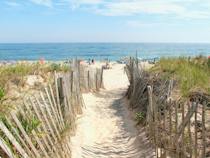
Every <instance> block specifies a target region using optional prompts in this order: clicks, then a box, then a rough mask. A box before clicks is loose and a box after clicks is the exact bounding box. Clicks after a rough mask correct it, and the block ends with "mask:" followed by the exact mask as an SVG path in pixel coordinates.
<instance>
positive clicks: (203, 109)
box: [202, 101, 207, 157]
mask: <svg viewBox="0 0 210 158" xmlns="http://www.w3.org/2000/svg"><path fill="white" fill-rule="evenodd" d="M206 104H207V103H206V101H204V102H203V106H202V141H203V142H202V143H203V148H202V149H203V151H202V157H206V127H205V123H206V122H205V116H206Z"/></svg>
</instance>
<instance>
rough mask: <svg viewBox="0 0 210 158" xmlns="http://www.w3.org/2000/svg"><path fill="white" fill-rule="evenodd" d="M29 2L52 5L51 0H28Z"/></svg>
mask: <svg viewBox="0 0 210 158" xmlns="http://www.w3.org/2000/svg"><path fill="white" fill-rule="evenodd" d="M30 1H31V2H33V3H35V4H38V5H43V6H46V7H52V1H51V0H30Z"/></svg>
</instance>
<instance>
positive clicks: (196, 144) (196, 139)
mask: <svg viewBox="0 0 210 158" xmlns="http://www.w3.org/2000/svg"><path fill="white" fill-rule="evenodd" d="M195 104H196V109H195V128H194V130H195V146H194V152H195V153H194V155H195V158H197V157H198V151H197V147H198V134H197V133H198V131H197V107H198V106H197V102H196V103H195Z"/></svg>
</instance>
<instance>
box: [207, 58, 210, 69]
mask: <svg viewBox="0 0 210 158" xmlns="http://www.w3.org/2000/svg"><path fill="white" fill-rule="evenodd" d="M207 65H208V68H210V56H209V57H208V61H207Z"/></svg>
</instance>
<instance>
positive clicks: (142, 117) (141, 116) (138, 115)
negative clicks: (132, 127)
mask: <svg viewBox="0 0 210 158" xmlns="http://www.w3.org/2000/svg"><path fill="white" fill-rule="evenodd" d="M143 120H145V114H144V113H143V112H138V113H136V121H137V124H140V123H142V122H143Z"/></svg>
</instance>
